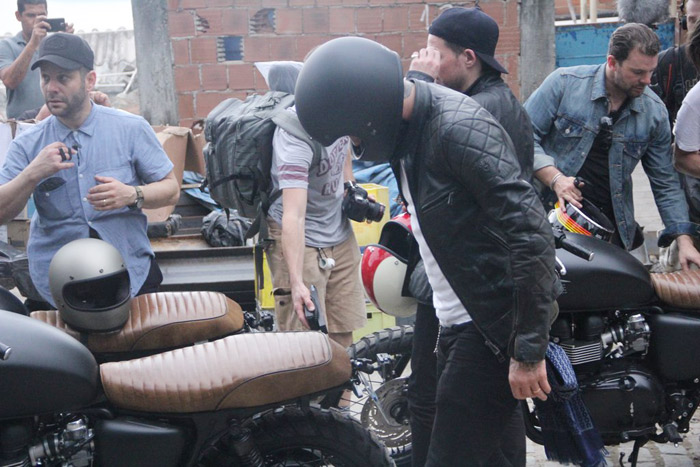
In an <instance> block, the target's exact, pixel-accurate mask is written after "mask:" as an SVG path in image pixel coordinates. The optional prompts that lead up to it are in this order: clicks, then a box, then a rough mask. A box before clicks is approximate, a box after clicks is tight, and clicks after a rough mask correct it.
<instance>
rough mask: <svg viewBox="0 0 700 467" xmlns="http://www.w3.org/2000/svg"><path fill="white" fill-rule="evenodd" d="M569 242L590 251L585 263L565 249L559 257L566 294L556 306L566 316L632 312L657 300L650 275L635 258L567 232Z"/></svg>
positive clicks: (603, 243)
mask: <svg viewBox="0 0 700 467" xmlns="http://www.w3.org/2000/svg"><path fill="white" fill-rule="evenodd" d="M566 238H567V239H568V240H569V241H571V242H573V243H576V244H578V245H579V246H582V247H584V248H587V249H588V250H591V251H592V252H593V253H594V254H595V255H594V257H593V260H591V261H586V260H585V259H582V258H579V257H578V256H575V255H573V254H571V253H569V252H568V251H566V250H564V249H558V250H557V257H558V258H559V259H560V260H561V262H562V263H563V264H564V266H565V267H566V274H565V275H564V276H562V278H561V282H562V286H563V287H564V292H563V293H562V294H561V295H560V296H559V298H558V299H557V302H558V303H559V309H560V310H561V311H566V312H574V311H593V310H606V309H614V308H630V307H634V306H639V305H646V304H648V303H650V302H652V301H653V300H654V297H655V294H654V287H653V285H652V283H651V278H650V276H649V272H648V271H647V270H646V268H645V267H644V265H643V264H642V263H641V262H639V260H637V259H636V258H635V257H634V256H632V255H631V254H629V253H628V252H627V251H625V250H623V249H622V248H620V247H617V246H615V245H612V244H610V243H607V242H604V241H602V240H600V239H598V238H595V237H588V236H585V235H579V234H574V233H570V232H567V233H566Z"/></svg>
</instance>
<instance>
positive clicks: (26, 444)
mask: <svg viewBox="0 0 700 467" xmlns="http://www.w3.org/2000/svg"><path fill="white" fill-rule="evenodd" d="M36 431H39V432H40V436H39V437H38V438H37V437H36V435H37V433H36ZM93 436H94V435H93V430H92V429H90V428H89V427H88V424H87V420H86V419H85V418H83V417H72V418H67V419H61V420H59V421H55V422H53V421H52V422H51V423H43V422H40V424H39V426H38V427H35V426H34V424H33V423H32V422H31V421H26V420H25V421H20V422H16V423H10V424H7V425H2V426H0V441H1V442H0V466H1V467H10V466H27V465H33V466H48V465H70V466H74V467H87V466H89V465H91V462H92V458H93V452H94V443H93V441H92V439H93Z"/></svg>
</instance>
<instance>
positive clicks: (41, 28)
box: [27, 15, 51, 50]
mask: <svg viewBox="0 0 700 467" xmlns="http://www.w3.org/2000/svg"><path fill="white" fill-rule="evenodd" d="M50 27H51V26H49V23H47V22H46V16H44V15H40V16H37V17H36V19H35V20H34V28H33V29H32V37H30V38H29V44H27V45H29V46H31V48H32V49H33V50H37V49H38V48H39V44H41V41H42V40H44V37H46V35H47V34H48V33H49V28H50Z"/></svg>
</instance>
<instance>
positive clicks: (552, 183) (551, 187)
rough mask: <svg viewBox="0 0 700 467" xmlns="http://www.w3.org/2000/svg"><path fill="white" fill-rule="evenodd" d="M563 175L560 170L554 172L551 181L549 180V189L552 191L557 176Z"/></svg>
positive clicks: (557, 178)
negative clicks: (556, 172)
mask: <svg viewBox="0 0 700 467" xmlns="http://www.w3.org/2000/svg"><path fill="white" fill-rule="evenodd" d="M563 176H564V174H563V173H561V172H559V173H558V174H556V175H555V176H554V178H552V181H551V182H549V189H550V190H552V191H554V184H555V183H557V180H559V178H561V177H563Z"/></svg>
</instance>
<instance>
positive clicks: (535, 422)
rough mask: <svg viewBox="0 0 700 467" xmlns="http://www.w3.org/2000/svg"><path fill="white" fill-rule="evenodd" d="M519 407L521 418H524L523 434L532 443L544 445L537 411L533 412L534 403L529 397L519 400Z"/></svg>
mask: <svg viewBox="0 0 700 467" xmlns="http://www.w3.org/2000/svg"><path fill="white" fill-rule="evenodd" d="M520 409H521V410H522V412H523V419H524V420H525V434H526V435H527V437H528V438H529V439H530V441H532V442H533V443H536V444H539V445H540V446H543V445H544V438H543V437H542V428H541V426H540V419H539V418H537V413H536V412H535V404H534V402H532V401H531V400H529V399H526V400H524V401H520Z"/></svg>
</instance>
